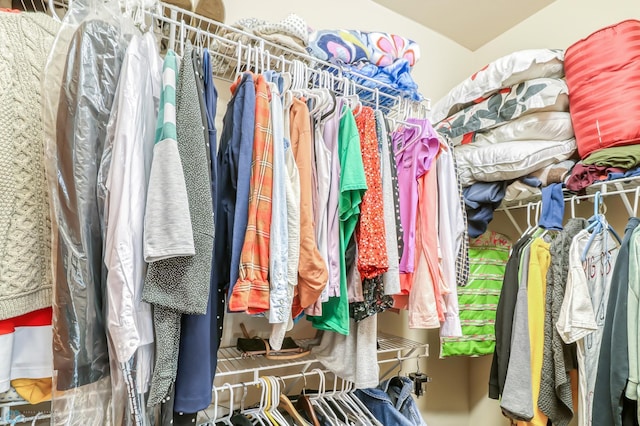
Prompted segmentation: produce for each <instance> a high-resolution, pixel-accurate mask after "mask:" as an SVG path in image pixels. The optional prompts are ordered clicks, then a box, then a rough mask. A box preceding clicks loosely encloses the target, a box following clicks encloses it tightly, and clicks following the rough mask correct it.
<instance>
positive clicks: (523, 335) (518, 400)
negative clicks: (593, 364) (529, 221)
mask: <svg viewBox="0 0 640 426" xmlns="http://www.w3.org/2000/svg"><path fill="white" fill-rule="evenodd" d="M534 241H535V239H534V240H532V241H530V242H529V244H527V245H526V246H524V247H523V249H522V251H521V254H520V257H519V258H518V262H519V265H518V278H517V280H518V293H517V298H516V301H515V307H514V311H513V329H512V331H513V332H512V339H511V342H510V345H511V350H510V353H509V364H508V368H507V371H506V373H505V380H504V390H503V392H502V399H501V401H500V408H501V409H502V412H503V414H505V415H506V416H507V417H509V418H511V419H513V420H520V421H525V422H528V421H530V420H531V419H533V416H534V404H533V383H532V369H531V350H532V348H531V339H530V336H529V291H528V284H529V275H530V274H529V266H530V264H531V245H532V243H533V242H534Z"/></svg>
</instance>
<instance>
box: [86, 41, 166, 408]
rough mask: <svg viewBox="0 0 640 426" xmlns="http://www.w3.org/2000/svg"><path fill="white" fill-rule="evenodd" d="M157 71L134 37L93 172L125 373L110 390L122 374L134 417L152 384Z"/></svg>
mask: <svg viewBox="0 0 640 426" xmlns="http://www.w3.org/2000/svg"><path fill="white" fill-rule="evenodd" d="M161 69H162V62H161V59H160V54H159V52H158V49H157V46H156V42H155V39H154V37H153V35H152V34H150V33H148V34H145V35H144V36H140V35H134V36H133V37H132V38H131V40H130V42H129V45H128V47H127V50H126V53H125V56H124V60H123V63H122V70H121V72H120V80H119V82H118V89H117V92H116V95H115V98H114V103H113V108H112V109H111V116H110V119H109V123H108V128H107V142H106V144H105V152H104V154H103V161H102V162H101V164H100V170H99V173H98V180H99V191H100V192H99V194H100V193H101V192H102V191H104V199H105V201H104V212H105V213H104V215H105V237H104V238H105V242H104V244H105V248H104V263H105V266H106V268H107V271H108V273H107V281H106V294H107V300H108V303H107V313H106V322H107V330H108V333H109V334H108V336H109V339H110V340H111V344H112V345H113V347H114V348H115V358H116V360H117V363H118V366H119V367H118V369H121V370H122V372H121V373H119V372H115V371H114V372H113V374H112V391H113V395H114V398H117V395H118V388H119V387H120V386H119V382H120V381H121V379H122V380H123V381H124V383H125V384H126V386H125V388H126V389H127V390H128V391H129V392H130V394H129V398H128V401H130V403H131V411H132V412H134V413H135V416H136V417H137V418H138V419H141V417H140V416H141V407H140V405H139V403H138V401H139V400H140V399H141V398H140V397H139V395H144V394H145V393H146V392H147V391H148V389H149V385H150V381H151V371H152V365H153V360H154V345H153V343H154V337H153V316H152V312H151V306H150V305H149V304H148V303H146V302H143V301H142V288H143V285H144V279H145V276H146V272H147V264H146V262H145V261H144V238H143V230H144V217H145V206H146V202H147V186H148V182H149V177H150V173H151V160H152V156H153V149H154V138H155V134H154V131H153V130H154V129H155V125H156V117H157V106H158V103H159V101H160V90H159V89H160V86H161ZM103 188H104V189H103ZM134 355H136V358H135V360H133V359H132V358H133V357H134ZM112 358H113V355H112ZM132 371H135V374H132ZM115 374H119V375H120V376H119V377H114V375H115ZM120 377H121V379H120ZM130 378H131V379H132V380H130ZM131 381H133V382H132V383H131ZM140 421H141V420H140Z"/></svg>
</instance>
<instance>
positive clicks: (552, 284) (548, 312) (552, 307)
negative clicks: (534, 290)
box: [538, 218, 588, 426]
mask: <svg viewBox="0 0 640 426" xmlns="http://www.w3.org/2000/svg"><path fill="white" fill-rule="evenodd" d="M587 225H588V223H587V221H586V220H585V219H582V218H580V219H571V220H569V222H567V224H566V226H565V227H564V230H563V231H562V232H561V233H560V234H559V235H558V236H557V237H556V239H555V240H554V241H553V242H552V243H551V247H550V252H551V267H550V268H549V272H548V274H547V298H546V309H545V317H544V353H543V359H542V380H541V382H540V394H539V397H538V407H539V408H540V410H541V411H542V412H543V413H544V414H546V415H547V416H548V417H549V420H551V422H552V423H553V424H554V425H557V426H566V425H568V424H569V422H570V421H571V418H572V417H573V400H572V398H571V382H570V380H569V371H570V370H572V369H574V368H576V367H577V363H576V354H575V344H572V345H566V344H565V343H564V342H563V341H562V338H561V337H560V335H559V334H558V331H557V330H556V327H555V324H556V323H557V322H558V319H559V317H560V307H561V306H562V300H563V299H564V291H565V287H566V284H567V275H568V273H569V246H570V245H571V241H573V237H575V236H576V234H577V233H578V232H580V231H581V230H582V229H584V228H585V227H586V226H587Z"/></svg>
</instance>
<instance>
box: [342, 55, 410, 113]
mask: <svg viewBox="0 0 640 426" xmlns="http://www.w3.org/2000/svg"><path fill="white" fill-rule="evenodd" d="M341 68H342V72H343V74H346V75H347V76H349V78H351V79H352V80H353V81H355V82H356V83H357V84H360V85H361V86H365V87H368V88H370V89H376V88H378V90H379V91H380V92H381V93H386V94H387V95H391V96H400V97H403V98H409V99H412V100H414V101H421V100H422V99H423V97H422V95H421V94H420V92H418V85H417V84H416V83H415V81H414V80H413V77H411V73H410V71H411V68H410V67H409V62H408V61H407V60H406V59H398V60H396V61H395V62H394V63H392V64H391V65H389V66H386V67H379V66H377V65H373V64H371V63H368V62H363V63H361V64H359V65H357V66H352V65H342V66H341ZM363 77H366V78H363ZM376 83H382V85H379V84H376ZM389 86H390V87H389ZM358 95H359V96H360V99H361V100H362V101H363V102H371V103H374V102H375V99H374V98H375V93H374V92H372V91H370V92H369V91H368V92H363V93H359V94H358ZM378 99H379V103H380V105H382V106H392V105H393V104H394V103H395V99H391V98H388V97H385V96H379V97H378Z"/></svg>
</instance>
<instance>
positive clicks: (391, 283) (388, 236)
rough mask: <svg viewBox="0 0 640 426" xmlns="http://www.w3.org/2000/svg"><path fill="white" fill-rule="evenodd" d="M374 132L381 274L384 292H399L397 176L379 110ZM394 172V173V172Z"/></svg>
mask: <svg viewBox="0 0 640 426" xmlns="http://www.w3.org/2000/svg"><path fill="white" fill-rule="evenodd" d="M375 120H376V134H377V136H378V147H379V149H380V174H381V176H382V197H383V200H382V208H383V219H384V229H385V248H386V251H387V263H388V265H389V266H388V269H387V271H386V272H385V273H384V274H383V275H382V281H383V285H384V294H386V295H392V294H397V293H400V268H399V265H400V257H399V251H398V246H397V243H398V234H397V229H396V226H397V223H396V215H395V211H396V204H395V201H394V196H393V193H394V190H395V189H396V188H397V177H396V179H395V181H394V180H393V176H397V172H396V167H395V161H392V159H391V150H390V148H389V142H390V139H389V135H388V132H387V123H386V119H385V117H384V114H383V113H382V111H380V110H376V111H375ZM394 172H395V173H394ZM394 182H395V185H394Z"/></svg>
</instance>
